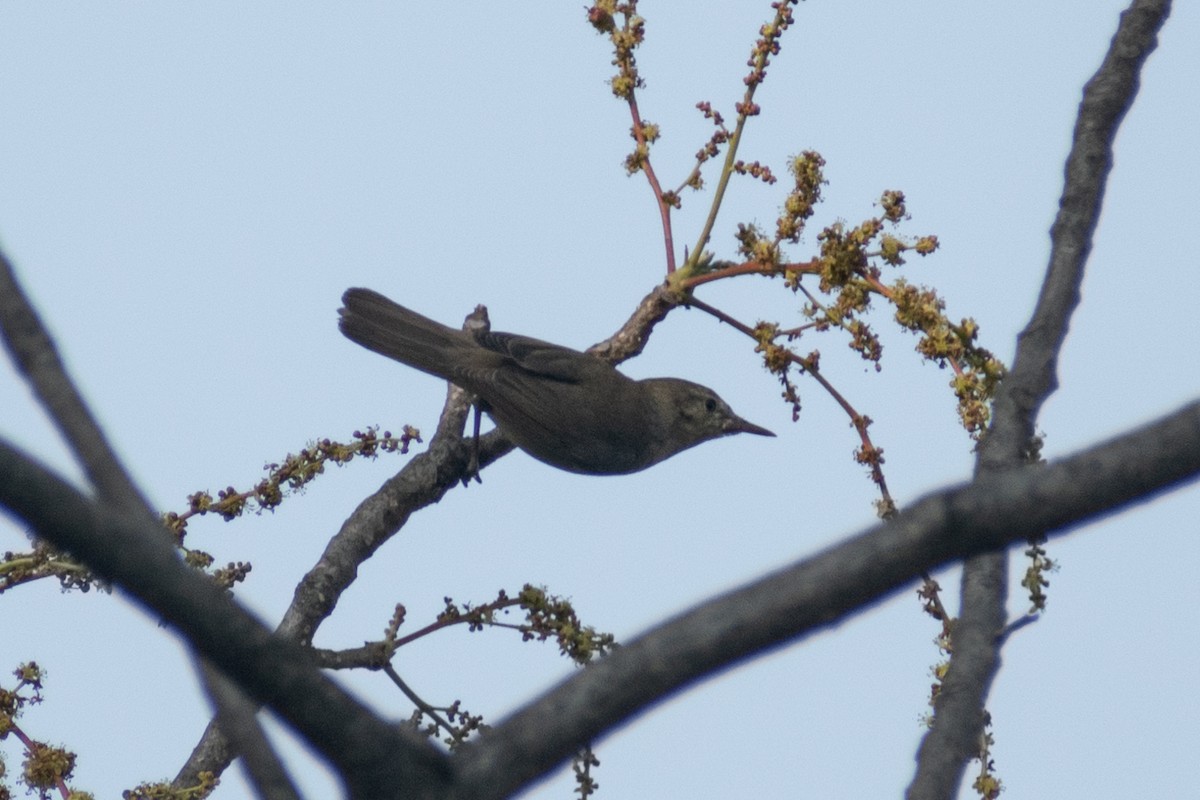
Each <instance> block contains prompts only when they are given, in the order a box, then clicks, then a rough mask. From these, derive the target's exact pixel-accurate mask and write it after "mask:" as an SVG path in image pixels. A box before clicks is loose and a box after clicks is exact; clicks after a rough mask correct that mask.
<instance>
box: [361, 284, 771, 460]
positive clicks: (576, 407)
mask: <svg viewBox="0 0 1200 800" xmlns="http://www.w3.org/2000/svg"><path fill="white" fill-rule="evenodd" d="M342 303H343V308H341V309H340V310H339V312H338V313H339V314H340V315H341V320H340V322H339V327H340V328H341V331H342V333H343V334H345V335H346V336H347V337H348V338H349V339H351V340H352V341H354V342H357V343H358V344H360V345H362V346H363V347H365V348H367V349H368V350H374V351H375V352H376V353H379V354H381V355H385V356H387V357H388V358H394V359H396V360H397V361H400V362H401V363H404V364H407V365H409V366H410V367H414V368H416V369H419V370H421V371H422V372H427V373H429V374H430V375H436V376H437V377H439V378H442V379H444V380H447V381H450V382H451V383H454V384H456V385H458V386H460V387H462V388H463V389H466V390H467V391H469V392H471V393H473V394H475V395H476V396H478V398H479V400H480V403H481V405H482V407H483V409H484V410H485V411H487V412H488V413H489V414H490V415H491V417H492V419H494V420H495V421H496V425H497V426H498V427H499V428H500V430H501V431H502V432H503V433H504V434H505V436H507V437H508V438H509V439H511V440H512V442H513V443H514V444H515V445H517V447H520V448H521V449H522V450H524V451H525V452H526V453H529V455H531V456H533V457H534V458H536V459H538V460H539V461H544V462H545V463H547V464H550V465H551V466H555V467H558V468H559V469H565V470H567V471H568V472H579V473H583V474H587V475H622V474H626V473H630V472H637V471H638V470H643V469H645V468H646V467H649V466H652V465H654V464H657V463H658V462H660V461H662V460H664V459H667V458H670V457H671V456H673V455H675V454H676V453H678V452H681V451H683V450H686V449H688V448H689V447H694V446H695V445H698V444H700V443H701V442H706V441H708V440H709V439H716V438H718V437H720V436H727V435H729V434H733V433H756V434H759V435H760V436H774V435H775V434H773V433H771V432H770V431H769V430H767V429H766V428H761V427H759V426H758V425H755V424H753V423H751V422H747V421H746V420H744V419H742V418H741V417H739V416H738V415H737V414H734V413H733V411H732V409H730V408H729V405H728V404H727V403H726V402H725V401H724V400H722V399H721V398H720V397H718V396H717V393H716V392H714V391H713V390H712V389H709V388H707V387H704V386H701V385H699V384H696V383H691V382H690V381H684V380H679V379H677V378H648V379H646V380H640V381H639V380H633V379H632V378H629V377H628V376H626V375H623V374H621V373H620V372H618V371H617V370H616V369H615V368H614V367H613V366H612V365H610V364H608V363H607V362H605V361H602V360H600V359H599V358H597V357H595V356H593V355H589V354H588V353H581V352H579V351H578V350H571V349H570V348H567V347H560V346H559V345H556V344H550V343H549V342H543V341H539V340H538V339H531V338H529V337H526V336H517V335H515V334H511V333H492V332H489V331H485V330H482V329H480V330H475V331H473V332H466V331H462V330H457V329H455V328H451V327H448V326H446V325H442V324H441V323H439V322H435V321H433V320H431V319H429V318H428V317H423V316H421V315H420V314H418V313H416V312H415V311H410V310H409V309H407V308H405V307H404V306H401V305H399V304H397V303H393V302H392V301H391V300H389V299H387V298H386V297H384V296H383V295H381V294H379V293H378V292H373V291H371V290H370V289H348V290H346V293H345V294H344V295H342Z"/></svg>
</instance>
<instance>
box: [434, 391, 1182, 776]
mask: <svg viewBox="0 0 1200 800" xmlns="http://www.w3.org/2000/svg"><path fill="white" fill-rule="evenodd" d="M1197 476H1200V402H1194V403H1192V404H1190V405H1187V406H1185V407H1184V408H1182V409H1180V410H1179V411H1177V412H1175V413H1174V414H1172V415H1170V416H1168V417H1166V418H1163V419H1161V420H1159V421H1157V422H1155V423H1153V424H1151V425H1148V426H1146V427H1144V428H1141V429H1138V430H1134V431H1132V432H1129V433H1126V434H1124V435H1122V436H1120V437H1118V438H1116V439H1112V440H1110V441H1107V442H1104V443H1102V444H1100V445H1097V446H1095V447H1092V448H1090V449H1088V450H1086V451H1083V452H1081V453H1078V454H1076V455H1074V456H1071V457H1070V458H1065V459H1063V460H1061V461H1058V462H1056V463H1054V464H1051V465H1049V466H1045V467H1039V468H1036V469H1026V470H1010V471H1008V472H1004V473H999V474H994V475H985V476H981V477H979V478H978V479H977V480H976V481H975V482H973V483H971V484H967V485H963V486H959V487H956V488H953V489H949V490H947V491H943V492H939V493H937V494H934V495H931V496H929V497H927V498H925V499H923V500H921V501H919V502H917V503H915V504H914V505H913V506H912V508H911V509H910V510H909V511H906V512H904V513H902V514H900V515H899V516H898V517H897V518H896V519H895V520H893V521H892V522H889V523H884V524H881V525H877V526H875V527H873V528H871V529H869V530H867V531H865V532H863V533H861V534H859V535H858V536H855V537H853V538H851V539H849V540H847V541H845V542H843V543H841V544H839V545H836V546H834V547H832V548H830V549H828V550H826V551H824V552H823V553H820V554H818V555H816V556H814V557H812V558H809V559H805V560H804V561H801V562H799V563H797V564H795V565H793V566H790V567H787V568H785V569H783V570H781V571H779V572H776V573H774V574H772V575H769V576H767V577H766V578H763V579H761V580H758V581H756V582H754V583H752V584H749V585H747V586H745V587H743V588H741V589H737V590H735V591H733V592H730V593H729V594H726V595H724V596H722V597H718V598H716V599H714V600H710V601H708V602H705V603H703V604H702V605H700V606H698V607H696V608H694V609H692V610H690V611H687V612H685V613H684V614H682V615H680V616H678V617H675V618H674V619H672V620H669V621H668V622H666V623H664V624H662V625H660V626H659V627H657V628H655V629H653V630H651V631H649V632H648V633H646V634H644V635H642V636H641V637H640V638H638V639H636V640H635V641H633V642H631V643H629V644H627V645H625V646H623V647H621V648H620V649H618V650H617V651H615V652H614V653H613V654H612V655H611V656H609V657H608V658H605V659H604V660H603V661H600V662H598V663H595V664H593V665H592V666H590V667H589V668H587V669H585V670H584V671H583V672H581V673H578V674H577V675H576V676H574V677H572V678H571V679H569V680H567V681H564V682H563V683H561V684H559V686H557V687H556V688H554V689H552V690H551V691H550V692H548V693H547V694H545V695H543V696H542V697H541V698H540V699H538V700H536V701H534V702H533V703H531V704H530V705H529V706H527V707H526V708H524V709H522V710H521V711H518V712H517V713H516V714H514V715H513V716H511V717H510V718H508V719H507V720H505V721H503V722H501V723H500V724H499V725H497V726H496V727H495V728H493V729H492V730H491V731H490V732H489V733H488V734H487V735H485V737H484V738H483V739H482V740H481V741H480V742H479V743H477V744H474V745H469V746H466V747H464V748H462V749H461V750H460V751H459V752H460V756H459V758H460V763H459V768H460V771H459V780H458V782H457V786H458V789H457V792H456V794H455V796H456V797H458V798H471V799H472V800H479V799H480V798H498V797H506V796H508V795H510V794H512V793H513V792H515V791H517V790H518V789H520V788H521V787H523V786H526V785H528V784H529V783H530V782H531V781H533V780H535V779H536V778H538V777H539V776H541V775H543V774H545V773H546V772H547V771H548V770H550V769H552V768H553V767H554V766H556V765H557V764H559V763H561V762H562V761H563V760H565V759H567V758H569V757H570V755H571V754H572V753H573V752H574V750H575V748H577V747H578V746H579V745H581V744H583V743H585V742H593V741H595V740H596V739H598V738H599V737H600V736H601V735H602V734H603V733H604V732H606V731H609V730H611V729H612V728H613V727H615V726H617V725H618V724H620V723H622V722H626V721H628V720H629V719H630V718H632V717H634V716H636V715H637V714H639V713H641V712H642V711H645V710H646V709H647V708H649V707H650V706H652V705H654V704H655V703H658V702H660V701H662V700H663V699H665V698H666V697H668V696H670V695H671V694H672V693H674V692H676V691H679V690H680V689H682V688H684V687H685V686H687V685H689V684H691V683H694V682H695V681H697V680H700V679H701V678H705V677H708V676H711V675H712V674H714V673H716V672H718V671H720V670H723V669H727V668H729V667H731V666H733V665H735V664H738V663H740V662H742V661H744V660H746V659H747V658H749V657H751V656H753V655H757V654H759V653H762V652H763V651H765V650H769V649H771V648H774V647H778V646H780V645H782V644H783V643H785V642H792V641H795V640H797V639H798V638H800V637H802V636H804V635H806V634H809V633H812V632H814V631H817V630H819V629H821V628H824V627H827V626H829V625H832V624H835V623H837V622H841V621H843V620H844V619H845V618H846V617H847V616H848V615H850V614H851V613H852V612H854V611H858V610H863V609H866V608H868V607H869V606H871V605H873V604H875V603H877V602H879V601H880V600H882V599H884V598H885V597H887V596H889V595H891V594H894V593H895V592H897V591H899V590H900V589H902V588H903V587H905V586H906V585H909V584H910V583H911V582H914V581H915V580H916V579H917V576H919V575H920V574H921V572H922V571H926V570H932V569H935V568H936V567H938V566H941V565H943V564H946V563H947V562H950V561H953V560H955V559H959V558H963V557H966V556H970V555H972V554H974V553H984V552H989V551H994V550H997V549H1000V548H1003V547H1005V546H1007V545H1009V544H1011V543H1013V542H1019V541H1023V540H1025V539H1028V538H1031V537H1034V536H1040V535H1042V534H1050V533H1053V534H1056V535H1058V534H1062V533H1064V532H1066V531H1067V530H1068V529H1069V528H1071V527H1073V526H1077V525H1079V524H1081V523H1083V522H1090V521H1094V520H1096V519H1097V518H1099V517H1100V516H1103V515H1105V514H1109V513H1112V512H1114V511H1117V510H1119V509H1122V508H1124V507H1126V506H1128V505H1130V504H1132V503H1138V502H1145V501H1147V500H1149V499H1150V498H1152V497H1154V496H1155V495H1157V494H1159V493H1161V492H1163V491H1166V490H1168V489H1171V488H1173V487H1176V486H1179V485H1180V484H1181V483H1183V482H1184V481H1193V480H1195V479H1196V478H1197ZM1000 633H1001V631H1000V630H996V631H995V632H994V634H993V635H994V636H998V635H1000ZM956 788H957V787H956Z"/></svg>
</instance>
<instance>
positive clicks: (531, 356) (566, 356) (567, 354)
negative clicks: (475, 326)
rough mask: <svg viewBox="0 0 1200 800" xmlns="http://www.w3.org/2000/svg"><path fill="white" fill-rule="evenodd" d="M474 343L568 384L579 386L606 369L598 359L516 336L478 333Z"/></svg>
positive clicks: (526, 367)
mask: <svg viewBox="0 0 1200 800" xmlns="http://www.w3.org/2000/svg"><path fill="white" fill-rule="evenodd" d="M475 341H476V342H478V343H479V345H480V346H482V347H483V348H485V349H487V350H491V351H492V352H494V353H499V354H501V355H503V356H505V357H507V358H509V359H511V360H512V363H513V364H514V365H516V366H518V367H520V368H521V369H523V370H526V371H527V372H531V373H533V374H535V375H539V376H541V377H543V378H550V379H552V380H556V381H564V382H566V383H578V382H579V381H581V380H583V379H584V378H586V377H587V376H588V375H589V374H590V373H591V372H592V371H594V370H595V369H596V367H598V366H605V365H604V364H603V362H602V361H600V360H599V359H597V358H596V357H595V356H590V355H588V354H586V353H581V352H579V351H578V350H572V349H571V348H569V347H562V346H561V345H557V344H550V343H549V342H543V341H541V340H540V339H531V338H530V337H528V336H518V335H517V334H513V333H491V332H489V333H478V334H476V335H475Z"/></svg>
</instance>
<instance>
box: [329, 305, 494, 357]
mask: <svg viewBox="0 0 1200 800" xmlns="http://www.w3.org/2000/svg"><path fill="white" fill-rule="evenodd" d="M342 306H343V307H342V308H341V309H339V310H338V313H339V314H340V315H341V319H340V320H339V322H338V327H339V328H341V331H342V333H343V334H345V336H346V338H348V339H350V340H351V341H353V342H357V343H358V344H360V345H362V346H363V347H365V348H367V349H368V350H373V351H375V352H376V353H379V354H380V355H385V356H387V357H388V358H394V359H396V360H397V361H399V362H401V363H403V364H408V365H409V366H410V367H414V368H416V369H419V370H421V371H422V372H427V373H429V374H430V375H436V376H438V377H440V378H443V379H449V378H450V370H451V369H452V368H453V366H454V364H455V363H456V362H457V361H459V360H460V359H461V357H462V356H463V355H465V353H464V349H466V350H470V349H472V348H474V347H476V345H475V343H474V341H473V340H472V339H471V337H470V336H469V335H468V334H466V333H464V332H463V331H457V330H455V329H454V328H450V327H447V326H446V325H443V324H441V323H440V322H435V321H434V320H431V319H429V318H428V317H424V316H422V315H420V314H418V313H417V312H415V311H410V310H409V309H407V308H405V307H404V306H402V305H400V304H399V303H393V302H392V301H391V300H389V299H387V298H386V297H384V296H383V295H381V294H379V293H378V292H373V291H371V290H370V289H347V290H346V293H345V294H343V295H342Z"/></svg>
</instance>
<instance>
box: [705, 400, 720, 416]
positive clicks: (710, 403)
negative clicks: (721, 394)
mask: <svg viewBox="0 0 1200 800" xmlns="http://www.w3.org/2000/svg"><path fill="white" fill-rule="evenodd" d="M704 408H705V410H707V411H708V413H710V414H711V413H712V412H714V411H716V410H717V401H716V400H714V399H712V398H711V397H710V398H708V399H707V400H705V401H704Z"/></svg>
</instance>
